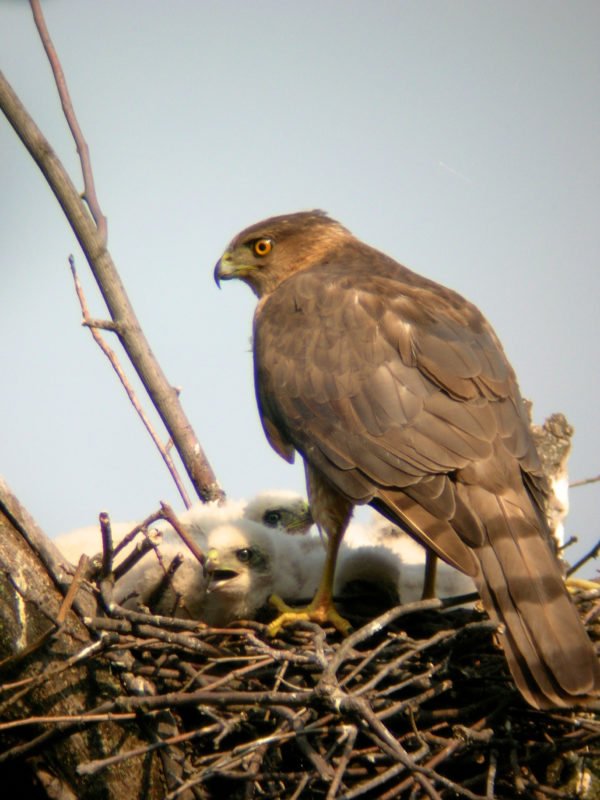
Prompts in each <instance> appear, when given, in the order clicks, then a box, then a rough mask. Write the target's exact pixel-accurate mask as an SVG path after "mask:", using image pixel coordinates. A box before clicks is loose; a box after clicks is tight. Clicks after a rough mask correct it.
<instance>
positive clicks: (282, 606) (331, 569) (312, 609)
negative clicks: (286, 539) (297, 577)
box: [267, 528, 352, 636]
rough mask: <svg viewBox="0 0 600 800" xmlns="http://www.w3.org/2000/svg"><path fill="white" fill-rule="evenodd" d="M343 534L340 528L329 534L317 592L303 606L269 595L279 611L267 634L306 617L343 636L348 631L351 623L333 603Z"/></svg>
mask: <svg viewBox="0 0 600 800" xmlns="http://www.w3.org/2000/svg"><path fill="white" fill-rule="evenodd" d="M343 534H344V529H343V528H342V529H341V530H340V531H339V532H338V533H337V534H334V535H330V536H329V542H328V546H327V558H326V559H325V566H324V568H323V575H322V576H321V582H320V584H319V588H318V589H317V593H316V594H315V596H314V597H313V599H312V601H311V602H310V603H309V604H308V605H307V606H304V608H291V607H290V606H288V605H287V604H286V603H284V602H283V600H282V599H281V598H280V597H278V596H277V595H274V594H273V595H271V597H270V598H269V602H270V603H272V604H273V605H274V606H276V608H277V609H278V610H279V611H280V614H279V616H278V617H276V618H275V619H274V620H273V622H271V624H270V625H269V627H268V629H267V630H268V633H269V636H276V635H277V633H279V631H280V630H281V628H282V627H283V626H284V625H289V624H290V623H293V622H297V621H298V620H300V619H307V620H310V621H311V622H317V623H318V624H319V625H323V624H325V623H327V622H331V624H332V625H333V626H334V627H336V628H337V629H338V631H340V632H341V633H343V634H344V636H347V635H348V634H349V633H350V630H351V627H352V626H351V625H350V623H349V622H348V620H345V619H344V618H343V617H342V616H341V614H338V612H337V611H336V609H335V606H334V605H333V576H334V574H335V563H336V560H337V552H338V548H339V546H340V542H341V540H342V536H343Z"/></svg>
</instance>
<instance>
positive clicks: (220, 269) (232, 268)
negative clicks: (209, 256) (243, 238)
mask: <svg viewBox="0 0 600 800" xmlns="http://www.w3.org/2000/svg"><path fill="white" fill-rule="evenodd" d="M214 276H215V283H216V284H217V286H218V287H219V289H220V288H221V281H230V280H231V279H232V278H236V277H237V266H236V264H235V263H234V261H233V258H232V257H231V253H230V252H229V251H227V252H226V253H223V255H222V256H221V258H220V259H219V260H218V261H217V263H216V264H215V271H214Z"/></svg>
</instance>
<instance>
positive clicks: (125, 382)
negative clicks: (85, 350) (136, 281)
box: [69, 255, 192, 508]
mask: <svg viewBox="0 0 600 800" xmlns="http://www.w3.org/2000/svg"><path fill="white" fill-rule="evenodd" d="M69 264H70V266H71V274H72V275H73V281H74V283H75V292H76V294H77V298H78V300H79V305H80V306H81V315H82V317H83V324H84V325H86V326H87V327H88V328H89V330H90V333H91V334H92V336H93V338H94V341H95V342H96V344H97V345H98V347H99V348H100V349H101V350H102V352H103V353H104V355H105V356H106V357H107V358H108V360H109V361H110V364H111V366H112V368H113V369H114V371H115V372H116V373H117V377H118V379H119V380H120V381H121V385H122V386H123V388H124V389H125V392H126V393H127V397H128V398H129V402H130V403H131V405H132V406H133V407H134V408H135V410H136V412H137V414H138V416H139V418H140V419H141V420H142V423H143V425H144V427H145V428H146V430H147V431H148V433H149V434H150V438H151V439H152V441H153V442H154V444H155V446H156V447H157V449H158V452H159V453H160V455H161V457H162V459H163V461H164V462H165V464H166V465H167V469H168V470H169V472H170V473H171V477H172V478H173V480H174V482H175V486H177V490H178V492H179V494H180V495H181V498H182V500H183V502H184V504H185V507H186V508H189V507H190V506H191V504H192V503H191V500H190V498H189V495H188V493H187V492H186V490H185V486H184V485H183V481H182V480H181V477H180V475H179V472H178V471H177V467H176V466H175V462H174V461H173V459H172V458H171V456H170V454H169V451H168V450H167V448H166V447H165V446H164V445H163V443H162V441H161V439H160V436H159V435H158V433H157V432H156V430H155V429H154V426H153V425H152V423H151V422H150V418H149V417H148V415H147V414H146V412H145V411H144V409H143V408H142V405H141V403H140V401H139V400H138V398H137V395H136V393H135V390H134V388H133V386H132V385H131V383H130V381H129V379H128V377H127V375H126V374H125V371H124V370H123V368H122V367H121V364H120V363H119V359H118V358H117V354H116V353H115V351H114V350H113V349H112V348H111V347H109V345H108V344H107V343H106V342H105V341H104V339H103V337H102V336H101V335H100V333H99V332H98V328H100V327H102V328H104V329H107V330H111V331H114V332H118V326H117V325H116V323H115V322H113V321H110V322H105V323H102V324H101V323H100V321H99V320H92V319H91V318H90V315H89V311H88V306H87V301H86V299H85V294H84V293H83V287H82V286H81V283H80V281H79V277H78V276H77V270H76V269H75V259H74V258H73V256H72V255H70V256H69Z"/></svg>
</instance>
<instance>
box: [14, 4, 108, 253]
mask: <svg viewBox="0 0 600 800" xmlns="http://www.w3.org/2000/svg"><path fill="white" fill-rule="evenodd" d="M29 4H30V6H31V11H32V13H33V19H34V21H35V25H36V27H37V29H38V32H39V34H40V39H41V40H42V44H43V46H44V50H45V51H46V55H47V56H48V61H49V62H50V66H51V68H52V72H53V73H54V80H55V82H56V88H57V89H58V96H59V98H60V102H61V105H62V109H63V113H64V115H65V119H66V120H67V124H68V126H69V129H70V131H71V134H72V136H73V139H74V140H75V145H76V147H77V153H78V155H79V161H80V162H81V172H82V175H83V185H84V194H83V197H84V199H85V202H86V203H87V205H88V208H89V209H90V212H91V214H92V217H93V218H94V222H95V223H96V227H97V228H98V233H99V235H100V238H101V242H102V245H103V246H106V238H107V223H106V217H105V216H104V214H103V213H102V210H101V209H100V203H99V202H98V198H97V196H96V188H95V186H94V176H93V173H92V165H91V162H90V151H89V148H88V146H87V142H86V141H85V139H84V138H83V133H82V132H81V128H80V127H79V123H78V122H77V117H76V116H75V111H74V109H73V104H72V103H71V97H70V96H69V90H68V89H67V82H66V80H65V76H64V73H63V71H62V67H61V65H60V61H59V59H58V56H57V54H56V50H55V49H54V45H53V44H52V40H51V38H50V34H49V33H48V28H47V27H46V21H45V20H44V15H43V14H42V9H41V8H40V4H39V0H29Z"/></svg>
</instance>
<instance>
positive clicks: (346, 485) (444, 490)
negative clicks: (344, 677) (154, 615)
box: [215, 211, 600, 708]
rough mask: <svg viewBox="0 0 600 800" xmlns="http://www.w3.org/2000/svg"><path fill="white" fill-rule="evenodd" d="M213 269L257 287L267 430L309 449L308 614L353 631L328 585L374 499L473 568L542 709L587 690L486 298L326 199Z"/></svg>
mask: <svg viewBox="0 0 600 800" xmlns="http://www.w3.org/2000/svg"><path fill="white" fill-rule="evenodd" d="M215 278H216V280H217V281H219V280H224V279H230V278H241V279H242V280H243V281H245V282H246V283H247V284H248V285H249V286H250V287H251V288H252V289H253V291H254V292H255V294H256V295H257V296H258V297H259V302H258V307H257V309H256V313H255V317H254V368H255V383H256V395H257V400H258V407H259V411H260V414H261V418H262V422H263V426H264V429H265V433H266V435H267V437H268V439H269V441H270V443H271V445H272V446H273V447H274V448H275V450H276V451H277V452H278V453H279V454H280V455H281V456H282V457H283V458H285V459H286V460H288V461H292V460H293V458H294V452H295V451H298V452H299V453H300V454H301V455H302V457H303V459H304V462H305V467H306V475H307V485H308V492H309V498H310V502H311V510H312V514H313V517H314V519H315V521H316V522H317V524H318V525H319V526H320V527H321V529H323V530H325V531H326V533H327V534H328V537H329V546H328V547H329V549H328V559H327V562H326V565H325V570H324V574H323V578H322V581H321V585H320V587H319V589H318V591H317V594H316V596H315V598H314V600H313V601H312V603H311V604H310V606H309V607H308V609H306V610H305V612H304V613H305V614H308V615H309V616H310V617H311V618H313V619H316V620H321V621H323V620H325V619H330V620H332V621H333V622H334V624H336V625H337V626H338V627H340V628H344V621H343V620H342V619H341V618H340V617H339V615H337V612H335V609H334V608H333V602H332V594H331V586H332V581H333V575H334V569H335V560H336V553H337V549H338V546H339V543H340V540H341V538H342V536H343V534H344V530H345V528H346V525H347V523H348V520H349V518H350V515H351V513H352V508H353V506H354V505H355V504H357V503H358V504H361V503H370V504H371V505H372V506H373V507H374V508H376V509H377V510H378V511H380V512H381V513H382V514H384V515H385V516H386V517H387V518H388V519H390V520H391V521H393V522H394V523H395V524H397V525H399V526H401V527H402V528H403V529H404V530H406V531H407V532H408V533H410V534H411V535H412V536H413V537H415V538H416V539H417V540H419V541H421V542H422V543H423V544H424V545H425V546H426V547H428V548H430V549H431V550H432V551H433V552H435V553H436V554H437V555H438V556H440V557H441V558H442V559H444V560H445V561H447V562H448V563H449V564H452V565H453V566H455V567H457V568H458V569H460V570H462V571H463V572H464V573H466V574H467V575H469V576H471V577H472V578H473V579H474V581H475V583H476V585H477V588H478V591H479V593H480V595H481V598H482V601H483V604H484V606H485V608H486V610H487V612H488V614H489V615H490V617H491V619H493V620H495V621H498V622H502V623H503V626H502V627H501V628H500V630H499V637H500V641H501V643H502V646H503V648H504V651H505V653H506V656H507V659H508V663H509V666H510V669H511V672H512V674H513V677H514V679H515V682H516V684H517V686H518V688H519V689H520V691H521V692H522V694H523V695H524V697H525V698H526V699H527V700H528V701H529V702H530V703H531V704H532V705H533V706H536V707H539V708H544V707H550V706H564V705H572V704H574V703H585V702H586V701H587V700H589V698H590V697H591V696H593V695H594V694H595V693H596V692H597V691H598V687H599V686H600V668H599V664H598V659H597V657H596V653H595V651H594V648H593V647H592V644H591V642H590V640H589V639H588V637H587V635H586V632H585V630H584V628H583V625H582V623H581V621H580V619H579V617H578V614H577V612H576V610H575V608H574V606H573V605H572V603H571V601H570V599H569V597H568V594H567V592H566V590H565V587H564V582H563V579H562V576H561V573H560V570H559V568H558V566H557V563H556V560H555V557H554V556H553V555H552V554H551V552H550V550H549V548H548V545H547V535H548V533H547V525H546V521H545V518H544V515H543V512H542V506H543V493H544V481H543V478H542V475H541V471H540V467H539V461H538V456H537V453H536V450H535V446H534V443H533V441H532V437H531V433H530V430H529V424H528V419H527V415H526V413H525V410H524V407H523V401H522V399H521V395H520V392H519V387H518V385H517V380H516V377H515V374H514V371H513V370H512V368H511V366H510V364H509V363H508V361H507V359H506V356H505V354H504V351H503V349H502V346H501V344H500V342H499V341H498V338H497V336H496V334H495V333H494V331H493V329H492V327H491V326H490V324H489V323H488V322H487V321H486V319H485V318H484V317H483V315H482V314H481V313H480V312H479V311H478V309H477V308H475V306H473V305H472V304H471V303H469V302H468V301H467V300H465V299H464V298H463V297H461V296H460V295H458V294H456V293H455V292H453V291H451V290H450V289H447V288H445V287H443V286H440V285H439V284H436V283H434V282H433V281H431V280H428V279H427V278H424V277H422V276H420V275H417V274H415V273H414V272H411V271H410V270H409V269H407V268H406V267H403V266H402V265H400V264H398V263H397V262H396V261H394V260H393V259H391V258H389V257H388V256H386V255H384V254H383V253H380V252H379V251H377V250H375V249H373V248H372V247H369V246H368V245H366V244H364V243H362V242H360V241H359V240H358V239H356V238H355V237H354V236H352V235H351V234H350V232H349V231H348V230H346V229H345V228H344V227H342V225H340V224H339V223H338V222H335V221H334V220H332V219H330V218H329V217H327V216H326V215H325V214H324V213H323V212H320V211H311V212H301V213H298V214H290V215H287V216H279V217H273V218H271V219H268V220H265V221H264V222H259V223H258V224H256V225H252V226H251V227H249V228H247V229H246V230H244V231H242V233H240V234H239V235H238V236H236V237H235V238H234V239H233V241H232V242H231V244H230V245H229V247H228V248H227V251H226V252H225V253H224V255H223V256H222V258H221V259H220V261H219V262H218V264H217V266H216V267H215ZM293 616H294V613H293V612H285V613H284V615H283V617H282V618H281V620H280V621H281V622H285V621H287V620H289V619H290V618H293ZM277 624H279V623H277V622H276V626H275V627H277Z"/></svg>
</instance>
